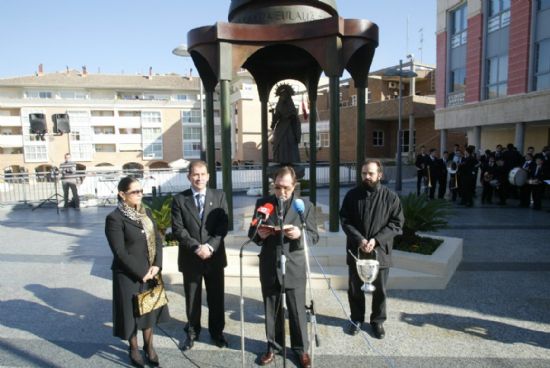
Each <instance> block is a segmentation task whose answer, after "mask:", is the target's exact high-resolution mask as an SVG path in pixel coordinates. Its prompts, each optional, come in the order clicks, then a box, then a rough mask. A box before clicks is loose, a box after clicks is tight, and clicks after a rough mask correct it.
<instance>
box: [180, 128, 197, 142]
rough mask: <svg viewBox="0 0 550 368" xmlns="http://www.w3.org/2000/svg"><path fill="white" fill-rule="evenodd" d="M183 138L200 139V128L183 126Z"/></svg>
mask: <svg viewBox="0 0 550 368" xmlns="http://www.w3.org/2000/svg"><path fill="white" fill-rule="evenodd" d="M183 139H184V140H197V139H198V140H200V139H201V128H194V127H193V128H190V127H189V128H185V129H184V130H183Z"/></svg>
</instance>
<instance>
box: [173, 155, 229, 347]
mask: <svg viewBox="0 0 550 368" xmlns="http://www.w3.org/2000/svg"><path fill="white" fill-rule="evenodd" d="M187 178H188V179H189V182H190V183H191V188H189V189H187V190H185V191H183V192H182V193H180V194H178V195H176V196H175V197H174V200H173V202H172V231H173V233H174V235H175V237H176V239H177V240H178V241H179V254H178V267H179V270H180V272H182V273H183V286H184V290H185V307H186V313H187V326H186V327H185V331H186V332H187V339H186V341H185V342H184V344H183V346H182V348H183V349H191V348H192V347H193V344H194V341H195V340H197V339H198V338H199V334H200V332H201V324H200V321H201V299H202V281H203V279H204V284H205V287H206V295H207V297H206V300H207V304H208V331H209V332H210V336H211V337H212V340H213V341H214V343H215V344H216V345H217V346H218V347H220V348H223V347H226V346H227V340H226V339H225V337H224V336H223V329H224V327H225V316H224V268H225V267H226V266H227V256H226V254H225V246H224V237H225V236H226V235H227V231H228V215H227V202H226V200H225V196H224V193H223V192H222V191H220V190H216V189H210V188H207V187H206V185H207V183H208V179H209V175H208V169H207V166H206V162H204V161H193V162H191V164H190V165H189V173H188V175H187Z"/></svg>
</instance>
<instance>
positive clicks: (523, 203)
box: [519, 153, 536, 208]
mask: <svg viewBox="0 0 550 368" xmlns="http://www.w3.org/2000/svg"><path fill="white" fill-rule="evenodd" d="M535 166H536V164H535V160H533V155H532V154H530V153H526V154H525V162H524V163H523V165H522V166H521V168H522V169H523V170H525V171H527V173H528V177H529V178H530V176H531V171H532V169H533V168H534V167H535ZM530 204H531V185H529V184H528V183H525V184H524V185H522V186H521V187H519V206H520V207H524V208H528V207H529V205H530Z"/></svg>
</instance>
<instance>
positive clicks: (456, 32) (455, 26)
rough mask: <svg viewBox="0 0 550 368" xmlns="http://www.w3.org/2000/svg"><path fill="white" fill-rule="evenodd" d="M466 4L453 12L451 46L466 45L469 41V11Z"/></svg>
mask: <svg viewBox="0 0 550 368" xmlns="http://www.w3.org/2000/svg"><path fill="white" fill-rule="evenodd" d="M467 9H468V8H467V7H466V4H464V5H462V6H460V7H459V8H457V9H456V10H454V11H453V12H452V13H451V48H455V47H458V46H460V45H465V44H466V41H467V27H468V18H467V17H468V11H467Z"/></svg>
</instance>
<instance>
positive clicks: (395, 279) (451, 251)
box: [163, 231, 462, 290]
mask: <svg viewBox="0 0 550 368" xmlns="http://www.w3.org/2000/svg"><path fill="white" fill-rule="evenodd" d="M319 236H320V239H319V243H318V244H317V245H316V246H314V247H311V248H310V251H311V254H312V255H314V256H315V258H316V259H317V261H318V262H319V263H320V265H321V266H322V268H323V271H324V272H325V274H326V276H327V278H328V280H329V282H330V285H331V286H332V287H333V288H335V289H341V290H345V289H347V285H348V270H347V265H346V254H345V244H346V236H345V234H344V233H343V232H338V233H328V232H321V233H320V234H319ZM424 236H428V235H424ZM429 236H431V237H434V238H439V239H443V240H444V241H443V243H442V244H441V245H440V246H439V248H437V250H436V251H435V252H434V254H432V255H429V256H426V255H422V254H416V253H409V252H403V251H398V250H394V251H393V253H392V255H393V264H394V266H393V267H392V269H391V271H390V279H389V281H388V288H390V289H444V288H445V287H446V286H447V284H448V282H449V280H450V279H451V277H452V276H453V274H454V272H455V271H456V268H457V267H458V265H459V263H460V261H461V260H462V239H459V238H449V237H443V236H433V235H429ZM246 240H247V237H246V232H245V231H234V232H231V233H229V235H228V236H227V237H226V239H225V246H226V251H227V261H228V266H227V268H226V269H225V284H226V286H227V287H237V286H239V283H240V267H239V264H240V258H239V249H240V246H241V244H242V243H243V242H245V241H246ZM259 251H260V249H259V247H257V246H256V245H254V244H250V245H248V246H247V247H246V248H245V250H244V252H243V277H244V285H245V286H247V287H248V286H254V287H259V286H260V280H259V272H258V253H259ZM163 252H164V253H163V276H164V280H165V282H166V283H167V284H181V283H182V282H183V278H182V275H181V273H180V272H179V271H178V265H177V261H178V247H164V248H163ZM310 265H311V271H312V275H311V276H312V288H314V289H326V288H327V280H326V279H325V275H324V274H323V273H322V272H321V269H320V267H319V266H318V265H317V263H316V261H315V260H314V259H313V258H310Z"/></svg>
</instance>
